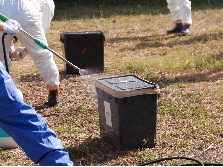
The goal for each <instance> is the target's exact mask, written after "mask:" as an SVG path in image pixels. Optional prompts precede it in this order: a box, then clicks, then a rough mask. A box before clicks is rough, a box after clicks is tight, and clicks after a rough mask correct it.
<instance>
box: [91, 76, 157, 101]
mask: <svg viewBox="0 0 223 167" xmlns="http://www.w3.org/2000/svg"><path fill="white" fill-rule="evenodd" d="M95 86H96V87H97V88H99V89H101V90H104V91H105V92H107V93H109V94H110V95H112V96H114V97H117V98H122V97H131V96H137V95H143V94H158V93H159V87H158V85H157V84H155V83H152V82H148V81H146V80H143V79H141V78H139V77H137V76H135V75H125V76H117V77H110V78H101V79H97V81H96V83H95Z"/></svg>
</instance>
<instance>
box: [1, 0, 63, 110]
mask: <svg viewBox="0 0 223 167" xmlns="http://www.w3.org/2000/svg"><path fill="white" fill-rule="evenodd" d="M47 2H48V1H47ZM49 2H51V3H46V0H0V11H1V13H2V14H3V15H5V16H6V17H8V18H10V19H13V20H16V21H17V22H18V23H19V24H20V25H21V28H22V29H23V30H25V31H26V32H27V33H29V34H31V35H32V36H33V37H34V38H36V39H38V40H40V41H42V42H43V43H45V44H47V40H46V36H45V33H46V31H47V30H48V29H49V26H50V20H51V19H52V17H53V14H54V13H53V12H54V3H52V1H49ZM49 4H51V5H49ZM51 9H52V10H51ZM41 11H42V12H41ZM49 11H50V12H49ZM46 13H48V14H47V15H44V14H46ZM42 16H44V17H42ZM42 20H48V21H44V23H43V22H42ZM0 36H2V33H1V34H0ZM16 37H17V38H18V40H19V41H20V42H21V43H22V44H23V45H24V46H25V48H26V49H27V52H28V53H29V55H30V56H31V58H32V60H33V61H34V64H35V66H36V68H37V70H38V71H39V72H40V75H41V77H42V78H43V81H44V83H45V85H46V88H47V90H48V91H49V93H48V102H47V104H48V105H49V106H55V105H56V104H57V103H58V100H59V97H58V96H59V84H60V83H59V71H58V68H57V66H56V63H55V61H54V59H53V54H52V53H51V52H50V51H49V50H47V49H43V48H41V47H40V46H38V45H37V44H36V43H35V42H34V40H33V39H31V38H30V37H28V36H27V35H25V34H24V33H22V32H19V33H18V34H17V35H16ZM4 42H5V48H6V53H7V61H8V66H9V67H11V64H12V62H11V59H10V58H9V51H10V46H11V42H12V36H10V35H7V36H6V37H5V39H4ZM0 49H1V50H2V44H0ZM20 52H21V51H20ZM0 61H1V62H3V64H4V62H5V61H4V56H3V55H0Z"/></svg>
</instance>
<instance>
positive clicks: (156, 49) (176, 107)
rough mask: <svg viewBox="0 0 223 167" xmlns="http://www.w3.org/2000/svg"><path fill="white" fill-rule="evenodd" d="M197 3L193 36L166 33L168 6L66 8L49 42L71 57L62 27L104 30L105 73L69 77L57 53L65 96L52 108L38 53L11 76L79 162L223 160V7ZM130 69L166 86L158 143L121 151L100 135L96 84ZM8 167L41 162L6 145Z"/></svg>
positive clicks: (1, 159)
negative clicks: (64, 46)
mask: <svg viewBox="0 0 223 167" xmlns="http://www.w3.org/2000/svg"><path fill="white" fill-rule="evenodd" d="M192 7H193V8H192V18H193V25H192V26H191V30H192V34H191V35H189V36H185V37H179V36H178V35H166V30H167V29H170V28H171V27H172V26H173V25H172V22H171V16H170V14H169V11H168V10H167V8H166V7H165V6H161V7H151V6H143V5H137V6H107V7H103V6H100V7H90V6H86V7H78V6H74V7H71V6H70V7H67V6H65V5H64V6H63V5H61V6H60V7H58V8H57V10H56V13H55V18H54V20H53V21H52V23H51V28H50V30H49V32H48V33H47V39H48V44H49V46H50V47H51V48H52V49H53V50H55V51H56V52H58V53H59V54H61V55H63V53H62V47H61V46H62V45H61V42H60V33H61V32H80V31H94V30H101V31H102V32H103V33H104V35H105V43H104V49H105V53H104V67H105V71H104V73H101V74H92V75H85V76H76V75H67V74H66V72H65V71H64V62H63V61H62V60H61V59H59V58H58V57H56V56H55V61H56V63H57V65H58V68H59V70H60V74H61V85H60V86H61V94H60V103H59V104H58V105H57V106H55V107H52V108H48V107H46V106H45V105H44V102H46V101H47V91H46V89H45V87H44V84H43V81H42V79H41V78H40V76H39V73H38V71H37V70H36V68H35V66H34V65H33V62H32V60H31V59H30V57H29V56H28V57H26V58H25V59H24V60H22V61H18V62H14V64H13V68H12V70H11V72H10V74H11V76H12V78H13V80H14V81H15V83H16V85H17V86H18V88H19V89H20V90H21V91H22V92H23V95H24V100H25V101H26V102H27V103H28V104H30V105H32V106H33V107H34V108H35V109H36V111H37V112H38V113H39V114H41V115H42V116H43V117H44V118H45V119H46V121H47V122H48V124H49V126H50V127H51V128H52V129H53V130H54V131H56V133H57V134H58V137H59V138H60V139H61V141H62V142H63V144H64V147H65V149H66V150H67V151H69V153H70V156H71V159H72V160H73V161H74V162H75V165H88V166H91V165H93V166H104V165H105V166H114V165H115V166H119V165H120V166H121V165H126V166H127V165H128V166H135V165H138V164H142V163H144V162H148V161H151V160H155V159H159V158H164V157H173V156H185V157H191V158H195V159H198V160H200V161H201V162H204V163H219V164H220V163H221V164H222V163H223V147H222V146H223V105H222V103H223V86H222V85H223V28H222V27H223V9H222V7H223V4H218V5H216V6H214V5H213V6H209V5H208V3H207V4H206V5H202V6H192ZM17 45H21V44H20V43H18V44H17ZM92 59H93V57H92ZM127 74H135V75H137V76H139V77H141V78H143V79H145V80H148V81H152V82H154V83H157V84H158V85H159V87H160V97H159V100H158V108H157V133H156V146H155V147H154V148H142V149H135V150H129V151H119V150H117V149H115V148H113V147H112V146H111V145H109V144H108V143H106V142H105V141H103V140H102V139H101V138H100V129H99V118H98V104H97V93H96V91H95V81H96V79H98V78H103V77H108V76H119V75H127ZM24 140H26V139H24ZM184 163H188V161H181V160H176V161H171V162H166V163H160V164H158V165H175V164H179V165H181V164H184ZM0 165H4V166H17V165H19V166H20V165H22V166H34V165H36V164H34V163H33V162H32V161H31V160H30V159H29V158H27V157H26V155H25V153H24V152H23V151H22V150H21V149H20V148H16V149H0Z"/></svg>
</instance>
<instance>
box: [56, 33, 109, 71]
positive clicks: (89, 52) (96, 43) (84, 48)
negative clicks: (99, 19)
mask: <svg viewBox="0 0 223 167" xmlns="http://www.w3.org/2000/svg"><path fill="white" fill-rule="evenodd" d="M104 40H105V37H104V34H103V32H101V31H85V32H63V33H61V34H60V41H61V42H62V50H63V55H64V57H65V59H67V60H68V61H70V62H71V63H72V64H74V65H76V66H77V67H79V68H80V69H84V70H87V73H88V74H93V73H101V72H103V71H104ZM65 70H66V73H67V74H79V70H76V69H74V68H73V67H71V66H70V65H69V64H65Z"/></svg>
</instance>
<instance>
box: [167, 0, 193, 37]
mask: <svg viewBox="0 0 223 167" xmlns="http://www.w3.org/2000/svg"><path fill="white" fill-rule="evenodd" d="M166 2H167V4H168V5H167V8H168V9H169V10H170V13H171V16H172V20H173V23H174V25H175V26H174V27H173V28H172V29H171V30H167V34H179V35H181V36H186V35H189V34H190V33H191V30H190V26H191V25H192V18H191V1H189V0H166Z"/></svg>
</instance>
